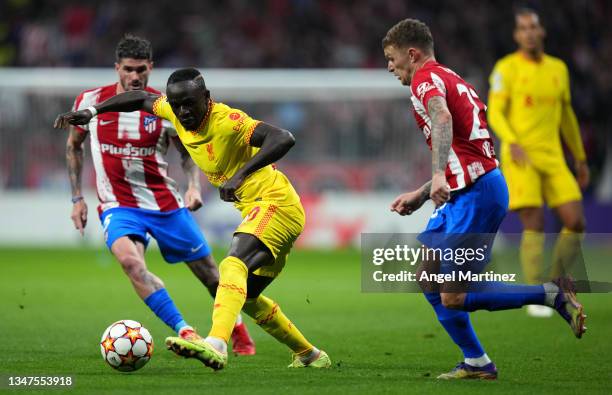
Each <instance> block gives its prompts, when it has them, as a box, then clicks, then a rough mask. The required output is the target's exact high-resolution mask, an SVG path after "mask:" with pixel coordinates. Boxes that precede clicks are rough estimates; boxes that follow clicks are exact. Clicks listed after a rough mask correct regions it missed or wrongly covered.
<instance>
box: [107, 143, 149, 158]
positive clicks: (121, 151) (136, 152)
mask: <svg viewBox="0 0 612 395" xmlns="http://www.w3.org/2000/svg"><path fill="white" fill-rule="evenodd" d="M100 149H101V150H102V153H103V154H111V155H123V156H150V155H154V154H155V147H132V144H126V145H125V147H117V146H116V145H112V144H100Z"/></svg>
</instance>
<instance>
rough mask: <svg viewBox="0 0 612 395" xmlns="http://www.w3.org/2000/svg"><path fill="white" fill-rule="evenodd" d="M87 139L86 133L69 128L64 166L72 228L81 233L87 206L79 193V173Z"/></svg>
mask: <svg viewBox="0 0 612 395" xmlns="http://www.w3.org/2000/svg"><path fill="white" fill-rule="evenodd" d="M86 137H87V134H86V133H80V132H79V131H77V130H76V128H74V127H71V128H70V133H69V134H68V141H67V142H66V165H67V166H68V177H69V178H70V188H71V189H72V201H73V205H72V214H71V215H70V218H72V222H73V223H74V227H75V228H76V229H78V231H79V232H81V236H82V235H83V234H84V232H85V226H86V225H87V204H86V203H85V200H84V199H83V195H82V191H81V172H82V170H83V142H84V141H85V138H86Z"/></svg>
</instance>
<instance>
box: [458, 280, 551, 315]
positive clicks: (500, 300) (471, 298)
mask: <svg viewBox="0 0 612 395" xmlns="http://www.w3.org/2000/svg"><path fill="white" fill-rule="evenodd" d="M545 298H546V291H545V290H544V286H543V285H522V284H516V285H511V284H506V283H503V282H500V281H489V282H483V283H480V284H479V288H478V291H477V292H468V293H467V294H466V295H465V302H464V303H463V309H464V310H465V311H476V310H489V311H496V310H508V309H518V308H520V307H523V306H525V305H528V304H539V305H543V304H544V301H545Z"/></svg>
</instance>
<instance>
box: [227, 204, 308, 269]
mask: <svg viewBox="0 0 612 395" xmlns="http://www.w3.org/2000/svg"><path fill="white" fill-rule="evenodd" d="M241 214H242V223H241V224H240V225H238V228H236V231H235V233H248V234H251V235H253V236H255V237H257V238H258V239H259V240H261V242H262V243H264V244H265V245H266V247H268V248H269V249H270V252H272V255H274V262H273V263H271V264H270V265H266V266H262V267H260V268H259V269H257V270H255V271H254V272H253V274H256V275H258V276H265V277H272V278H274V277H276V276H278V274H279V273H280V272H281V271H282V270H283V267H284V266H285V262H286V261H287V255H289V251H290V250H291V247H293V243H294V242H295V240H297V238H298V236H299V235H300V234H301V233H302V230H304V225H305V223H306V214H305V213H304V208H303V207H302V204H301V203H297V204H293V205H290V206H277V205H275V204H274V203H264V202H255V203H252V204H248V205H245V206H244V207H242V209H241Z"/></svg>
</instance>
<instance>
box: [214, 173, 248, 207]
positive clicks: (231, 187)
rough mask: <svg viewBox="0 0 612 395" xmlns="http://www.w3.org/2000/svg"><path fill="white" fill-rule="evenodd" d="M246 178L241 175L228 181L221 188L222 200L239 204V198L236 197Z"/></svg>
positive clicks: (236, 175) (237, 174) (235, 175)
mask: <svg viewBox="0 0 612 395" xmlns="http://www.w3.org/2000/svg"><path fill="white" fill-rule="evenodd" d="M244 178H245V177H244V176H242V175H241V174H239V173H236V174H234V176H233V177H232V178H230V179H229V180H227V182H226V183H225V184H223V185H221V187H219V195H220V197H221V200H223V201H225V202H237V201H238V197H237V196H236V191H237V190H238V188H240V186H241V185H242V183H243V182H244Z"/></svg>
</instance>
